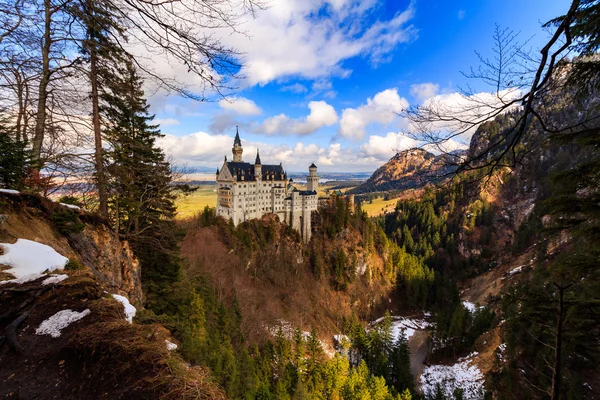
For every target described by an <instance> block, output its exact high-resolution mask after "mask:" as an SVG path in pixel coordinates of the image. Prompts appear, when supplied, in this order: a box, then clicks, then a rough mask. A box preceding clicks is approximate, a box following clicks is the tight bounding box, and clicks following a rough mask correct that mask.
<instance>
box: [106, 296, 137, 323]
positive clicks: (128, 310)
mask: <svg viewBox="0 0 600 400" xmlns="http://www.w3.org/2000/svg"><path fill="white" fill-rule="evenodd" d="M112 297H113V298H114V299H115V300H116V301H118V302H119V303H121V304H123V307H124V308H125V319H126V320H127V321H128V322H129V323H130V324H131V323H132V322H133V317H135V313H136V312H137V309H136V308H135V307H134V306H133V305H131V303H130V302H129V299H128V298H127V297H125V296H121V295H119V294H113V295H112Z"/></svg>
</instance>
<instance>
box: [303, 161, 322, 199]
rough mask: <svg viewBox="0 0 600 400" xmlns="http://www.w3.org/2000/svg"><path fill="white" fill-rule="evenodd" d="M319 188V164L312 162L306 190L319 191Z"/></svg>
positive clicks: (307, 176)
mask: <svg viewBox="0 0 600 400" xmlns="http://www.w3.org/2000/svg"><path fill="white" fill-rule="evenodd" d="M318 189H319V177H318V176H317V166H316V165H315V164H314V163H312V164H310V167H308V175H306V190H309V191H314V192H317V191H318Z"/></svg>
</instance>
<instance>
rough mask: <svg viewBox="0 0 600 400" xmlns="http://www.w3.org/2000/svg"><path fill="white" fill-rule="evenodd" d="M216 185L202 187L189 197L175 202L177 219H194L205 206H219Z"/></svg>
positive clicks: (182, 197)
mask: <svg viewBox="0 0 600 400" xmlns="http://www.w3.org/2000/svg"><path fill="white" fill-rule="evenodd" d="M216 187H217V186H216V185H201V186H200V187H199V188H198V190H196V191H195V192H193V193H192V194H190V195H187V196H181V197H179V198H178V199H177V200H176V201H175V205H176V206H177V218H178V219H183V218H189V217H193V216H194V215H196V213H198V212H199V211H202V209H204V207H205V206H211V207H215V206H216V205H217V192H215V191H214V190H215V188H216Z"/></svg>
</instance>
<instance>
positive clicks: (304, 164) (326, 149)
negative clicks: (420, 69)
mask: <svg viewBox="0 0 600 400" xmlns="http://www.w3.org/2000/svg"><path fill="white" fill-rule="evenodd" d="M157 143H158V145H159V146H160V147H162V148H163V150H164V151H165V153H166V154H167V155H168V156H170V157H172V158H173V160H174V162H175V163H176V164H187V165H188V166H190V167H197V166H205V167H215V168H216V167H220V166H221V164H222V163H223V157H224V156H225V155H226V156H227V157H228V159H229V160H231V146H232V144H233V136H228V135H211V134H208V133H206V132H196V133H192V134H190V135H187V136H174V135H165V136H164V137H163V138H161V139H160V140H159V141H158V142H157ZM242 145H243V147H244V157H243V158H244V160H246V161H248V160H249V161H253V160H254V156H255V154H256V151H257V149H260V157H261V159H262V162H263V163H264V164H279V163H283V166H284V168H285V169H286V170H288V171H306V170H307V169H308V166H309V165H310V164H311V163H313V162H314V163H316V164H317V166H318V167H319V168H323V169H324V170H329V171H349V172H350V171H353V172H364V171H373V170H375V169H376V168H377V167H379V166H380V165H381V164H382V163H383V162H385V161H387V159H389V157H390V156H389V155H388V154H385V155H381V156H380V155H369V154H366V153H364V152H362V151H360V150H359V149H357V148H355V147H343V146H342V145H341V144H339V143H333V144H330V145H328V146H322V145H318V144H315V143H305V142H297V143H296V144H292V145H287V144H282V145H274V144H271V143H261V142H252V141H248V140H245V139H244V138H243V137H242Z"/></svg>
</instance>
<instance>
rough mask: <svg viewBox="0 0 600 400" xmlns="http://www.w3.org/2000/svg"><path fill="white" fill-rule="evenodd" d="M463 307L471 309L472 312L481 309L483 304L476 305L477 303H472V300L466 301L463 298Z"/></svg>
mask: <svg viewBox="0 0 600 400" xmlns="http://www.w3.org/2000/svg"><path fill="white" fill-rule="evenodd" d="M462 304H463V307H465V308H466V309H467V310H469V312H470V313H474V312H475V311H477V310H481V309H482V308H483V307H482V306H479V307H478V306H476V305H475V304H473V303H471V302H470V301H466V300H463V302H462Z"/></svg>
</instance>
